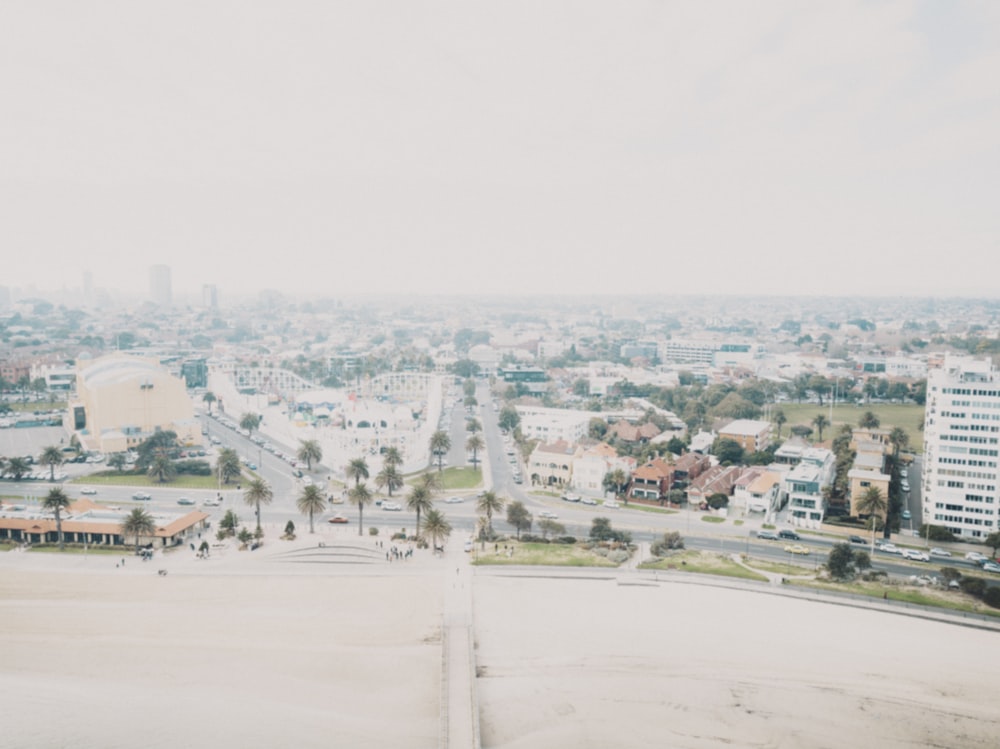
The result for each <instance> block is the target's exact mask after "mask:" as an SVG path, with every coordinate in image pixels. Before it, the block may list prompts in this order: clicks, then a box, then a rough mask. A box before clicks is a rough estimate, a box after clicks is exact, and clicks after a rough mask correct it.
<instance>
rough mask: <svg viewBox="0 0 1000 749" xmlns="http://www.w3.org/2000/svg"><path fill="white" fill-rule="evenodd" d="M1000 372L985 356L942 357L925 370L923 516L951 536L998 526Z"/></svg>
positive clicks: (981, 534) (985, 531)
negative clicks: (935, 366)
mask: <svg viewBox="0 0 1000 749" xmlns="http://www.w3.org/2000/svg"><path fill="white" fill-rule="evenodd" d="M998 439H1000V372H998V371H997V369H996V368H995V367H994V366H993V365H992V364H991V363H990V362H989V361H986V360H982V359H975V358H973V357H968V356H947V357H945V361H944V366H943V367H941V368H940V369H932V370H930V371H929V372H928V373H927V410H926V412H925V415H924V463H923V474H922V487H921V488H922V496H923V519H924V522H925V523H931V524H933V525H942V526H944V527H946V528H948V530H950V531H951V532H952V533H954V534H955V535H956V536H962V537H965V538H967V539H981V538H983V537H985V536H987V535H989V534H990V533H993V532H994V531H996V530H997V529H998V524H997V505H998V498H1000V495H998V492H997V487H998V486H1000V472H998V471H997V450H998V449H1000V445H998Z"/></svg>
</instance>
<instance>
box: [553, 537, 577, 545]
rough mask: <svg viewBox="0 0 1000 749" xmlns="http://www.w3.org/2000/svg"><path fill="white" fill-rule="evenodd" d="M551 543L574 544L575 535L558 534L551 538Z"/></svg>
mask: <svg viewBox="0 0 1000 749" xmlns="http://www.w3.org/2000/svg"><path fill="white" fill-rule="evenodd" d="M552 543H556V544H575V543H576V536H559V538H554V539H552Z"/></svg>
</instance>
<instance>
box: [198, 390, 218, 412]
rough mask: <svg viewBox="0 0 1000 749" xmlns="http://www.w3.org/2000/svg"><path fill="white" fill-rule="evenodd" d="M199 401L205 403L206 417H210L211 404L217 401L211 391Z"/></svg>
mask: <svg viewBox="0 0 1000 749" xmlns="http://www.w3.org/2000/svg"><path fill="white" fill-rule="evenodd" d="M201 399H202V400H203V401H204V402H205V403H207V404H208V415H209V416H211V415H212V404H213V403H215V401H217V400H218V398H216V397H215V393H213V392H212V391H211V390H209V391H207V392H206V393H205V394H204V395H203V396H201Z"/></svg>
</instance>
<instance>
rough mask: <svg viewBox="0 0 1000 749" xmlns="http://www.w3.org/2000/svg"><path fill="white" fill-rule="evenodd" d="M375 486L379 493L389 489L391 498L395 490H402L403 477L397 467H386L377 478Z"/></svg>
mask: <svg viewBox="0 0 1000 749" xmlns="http://www.w3.org/2000/svg"><path fill="white" fill-rule="evenodd" d="M375 486H376V488H377V489H379V491H381V490H382V489H383V488H386V489H388V490H389V496H390V497H391V496H392V492H393V490H394V489H400V488H402V486H403V475H402V474H401V473H400V472H399V471H397V470H396V467H395V466H385V467H383V468H382V470H381V471H379V472H378V475H377V476H375Z"/></svg>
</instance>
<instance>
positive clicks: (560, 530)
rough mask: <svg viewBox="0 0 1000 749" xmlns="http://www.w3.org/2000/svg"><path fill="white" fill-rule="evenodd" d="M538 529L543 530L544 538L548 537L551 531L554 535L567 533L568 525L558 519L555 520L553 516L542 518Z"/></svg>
mask: <svg viewBox="0 0 1000 749" xmlns="http://www.w3.org/2000/svg"><path fill="white" fill-rule="evenodd" d="M538 530H540V531H541V532H542V538H548V537H549V534H550V533H551V534H552V535H553V536H561V535H563V534H564V533H566V526H565V525H563V524H562V523H560V522H559V521H558V520H553V519H552V518H542V519H541V520H539V521H538Z"/></svg>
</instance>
